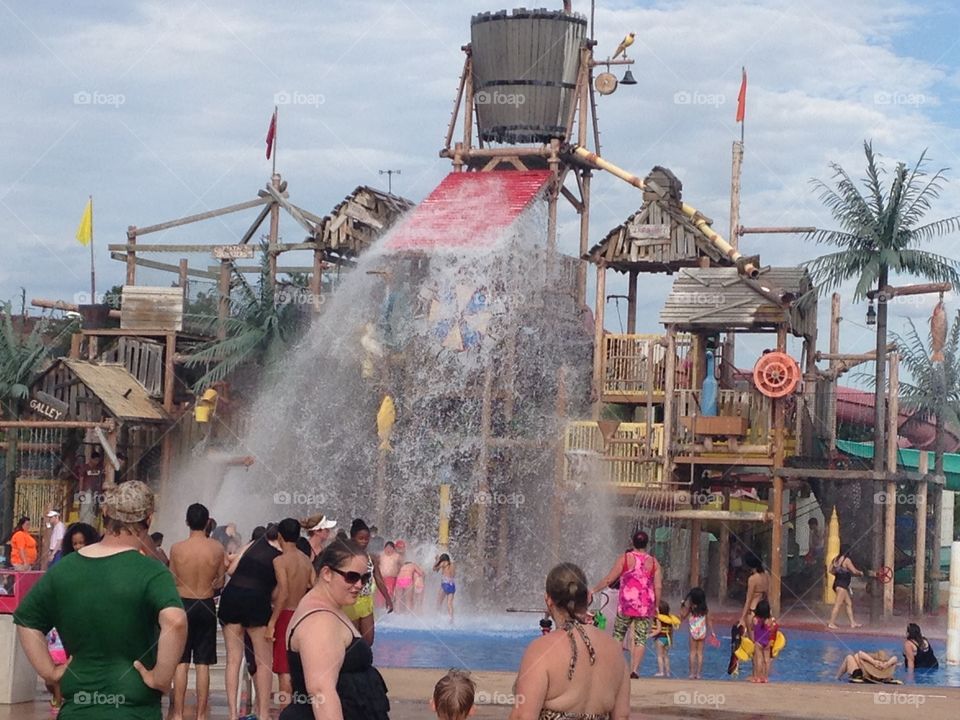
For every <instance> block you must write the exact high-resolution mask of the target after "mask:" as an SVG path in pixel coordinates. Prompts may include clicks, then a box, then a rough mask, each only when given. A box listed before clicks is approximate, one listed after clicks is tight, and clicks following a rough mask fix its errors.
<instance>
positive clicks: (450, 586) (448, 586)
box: [440, 580, 457, 595]
mask: <svg viewBox="0 0 960 720" xmlns="http://www.w3.org/2000/svg"><path fill="white" fill-rule="evenodd" d="M440 589H441V590H443V594H444V595H453V594H454V593H455V592H456V591H457V586H456V584H455V583H452V582H449V581H447V580H441V581H440Z"/></svg>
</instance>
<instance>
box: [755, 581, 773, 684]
mask: <svg viewBox="0 0 960 720" xmlns="http://www.w3.org/2000/svg"><path fill="white" fill-rule="evenodd" d="M750 629H751V635H752V636H753V675H752V676H751V677H750V682H755V683H765V682H767V681H768V680H769V674H770V656H771V652H772V650H773V641H774V640H775V639H776V637H777V631H778V630H779V626H778V625H777V620H776V618H774V617H773V616H772V615H771V614H770V603H769V602H767V601H766V600H761V601H760V602H758V603H757V608H756V610H754V611H753V623H752V625H751V628H750Z"/></svg>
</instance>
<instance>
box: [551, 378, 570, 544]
mask: <svg viewBox="0 0 960 720" xmlns="http://www.w3.org/2000/svg"><path fill="white" fill-rule="evenodd" d="M567 402H568V398H567V368H566V367H564V366H561V367H560V368H559V369H558V370H557V400H556V405H555V409H556V414H557V418H559V420H560V422H561V423H562V427H561V433H563V437H562V438H561V439H560V442H559V443H558V444H557V452H556V455H555V459H554V473H553V477H554V479H553V494H552V496H551V501H550V535H549V541H550V545H549V547H552V548H557V547H560V533H561V532H562V530H563V508H564V493H565V490H566V482H565V479H566V478H565V477H564V469H565V463H566V456H565V454H564V450H565V446H566V433H567V421H566V417H567Z"/></svg>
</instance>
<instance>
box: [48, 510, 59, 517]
mask: <svg viewBox="0 0 960 720" xmlns="http://www.w3.org/2000/svg"><path fill="white" fill-rule="evenodd" d="M47 517H60V513H59V511H57V510H51V511H50V512H48V513H47Z"/></svg>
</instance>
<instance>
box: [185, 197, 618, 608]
mask: <svg viewBox="0 0 960 720" xmlns="http://www.w3.org/2000/svg"><path fill="white" fill-rule="evenodd" d="M486 202H487V201H486V200H484V199H483V198H482V197H478V198H472V199H469V200H466V206H465V207H464V209H463V212H464V213H465V214H469V215H472V216H476V215H474V214H475V213H486V212H489V211H490V210H491V208H488V207H486V206H485V203H486ZM545 228H546V213H545V208H544V207H543V203H542V202H540V203H539V204H535V206H534V207H533V208H531V209H528V210H527V211H526V212H524V213H523V214H522V215H521V216H520V218H519V219H518V220H517V221H516V222H515V223H514V224H513V225H512V226H510V227H509V228H508V230H507V231H506V232H504V233H502V234H501V236H500V237H499V238H497V239H496V241H495V242H492V243H490V244H488V245H487V246H485V247H480V248H475V249H474V248H468V249H464V248H457V249H456V250H455V251H450V250H444V249H438V250H436V251H433V252H430V253H428V254H425V253H417V254H415V255H412V254H409V253H396V252H394V253H391V252H388V251H386V250H384V249H383V248H384V247H386V246H388V245H389V238H390V236H389V234H388V235H387V236H386V237H385V238H383V239H381V240H380V241H379V242H378V244H377V248H379V249H377V248H375V249H373V250H371V251H369V252H368V253H367V254H365V255H364V256H363V257H361V258H360V259H359V262H358V264H357V266H356V267H355V268H354V269H352V270H351V271H349V273H348V274H347V275H346V277H345V279H344V280H343V281H342V282H341V284H340V285H339V287H338V288H337V289H336V291H335V292H333V293H332V294H330V295H329V296H328V297H327V299H326V302H325V304H324V307H323V312H322V313H321V314H320V315H319V316H318V317H317V318H316V319H315V320H314V322H313V324H312V326H311V328H310V330H309V332H308V333H307V334H306V335H305V337H304V338H303V339H302V341H301V342H300V343H299V344H298V345H297V346H296V347H294V348H293V349H291V350H290V352H289V353H288V354H287V356H286V357H284V358H283V359H282V361H281V363H280V367H279V368H278V371H277V372H275V373H272V374H271V375H270V378H271V379H270V380H269V381H265V382H264V383H263V386H262V387H261V389H260V394H259V397H258V398H257V399H256V402H255V403H254V404H253V408H252V410H251V415H252V417H251V418H250V422H249V424H248V428H249V429H248V430H247V432H246V435H245V437H242V438H238V440H237V443H236V446H235V447H234V448H232V450H233V451H235V452H237V453H239V454H252V455H254V456H255V457H256V459H257V462H256V464H255V465H254V466H253V467H251V468H250V469H249V470H244V469H242V468H241V469H235V470H232V471H230V472H229V473H228V474H227V476H226V479H225V480H224V481H223V482H222V485H221V486H219V487H217V488H216V489H215V491H205V492H203V493H201V495H204V494H205V495H206V498H205V500H206V501H207V502H209V503H210V507H211V509H212V512H213V514H214V515H215V516H216V517H217V519H218V520H220V521H221V522H224V521H226V520H230V521H234V522H237V523H238V525H239V526H240V527H241V530H242V531H243V532H244V533H248V532H249V530H250V529H251V528H252V527H253V526H254V525H257V524H263V523H264V522H266V521H271V520H277V519H280V518H282V517H286V516H293V517H304V516H307V515H311V514H316V513H320V512H322V513H325V514H326V515H327V516H328V517H333V518H336V519H337V520H338V522H339V523H340V525H341V527H343V526H347V525H348V524H349V522H350V519H351V518H354V517H363V518H365V519H366V520H367V521H368V523H371V524H376V525H378V526H379V527H380V528H381V533H382V534H383V535H384V536H385V537H387V538H404V539H405V540H406V541H407V543H408V546H411V545H415V546H418V548H419V549H418V552H419V557H420V559H421V560H422V561H426V562H427V563H430V562H432V559H433V556H434V554H435V552H436V543H437V538H438V525H439V513H440V503H439V487H440V485H441V484H449V485H450V486H451V508H450V533H451V538H450V547H449V551H450V553H451V555H452V556H453V558H454V560H455V562H457V563H458V565H459V567H460V570H459V572H458V587H459V589H458V593H459V595H458V597H459V598H461V602H462V600H463V599H464V596H466V599H467V600H468V601H470V602H472V604H473V605H474V606H475V607H478V608H479V607H483V608H487V609H497V608H499V609H503V608H504V607H507V606H510V605H520V604H524V603H526V604H531V603H533V604H534V605H533V606H534V607H537V606H539V605H540V602H541V601H540V598H542V588H543V585H542V583H543V578H544V576H545V574H546V571H547V570H548V569H549V568H550V567H551V566H552V565H553V564H555V563H556V562H559V561H561V560H571V561H574V562H578V563H580V564H581V565H582V566H583V567H584V568H585V569H586V570H587V573H588V577H590V578H591V579H593V578H596V577H597V576H598V575H599V574H600V573H603V572H606V570H607V569H608V567H607V563H608V558H610V557H611V548H613V547H615V544H614V543H613V537H612V532H611V530H612V528H611V523H610V511H611V509H612V500H611V498H610V493H609V491H608V490H607V489H606V486H605V485H604V484H603V483H602V482H601V481H602V480H603V479H604V478H603V475H602V473H601V472H599V470H598V467H599V466H598V465H597V464H596V463H592V464H591V463H587V464H584V463H582V462H574V463H572V465H571V466H570V468H569V469H568V470H567V472H566V473H564V462H565V457H564V452H563V432H564V427H565V423H566V421H567V420H568V419H577V418H582V417H587V416H588V415H587V411H588V401H589V378H590V369H591V358H592V355H591V353H592V343H593V338H592V329H591V328H590V327H589V325H588V323H587V322H585V316H584V314H583V313H582V309H581V308H580V307H578V304H577V302H576V300H575V277H576V276H575V264H574V263H572V262H569V260H570V259H569V258H566V259H564V258H560V257H558V256H557V255H556V254H551V253H549V252H548V251H547V248H546V233H545ZM440 240H441V242H440V243H439V244H440V245H441V246H442V244H443V243H442V238H440ZM561 260H566V262H561ZM387 395H389V396H390V397H391V398H392V399H393V401H394V403H395V407H396V423H395V426H394V427H393V430H392V436H391V437H389V439H388V440H387V441H388V442H389V445H390V446H391V447H392V449H390V450H384V449H383V448H384V447H385V446H386V442H385V441H384V439H382V438H380V437H378V432H377V414H378V409H379V408H380V406H381V402H382V401H383V398H384V397H385V396H387ZM601 465H602V463H601ZM203 475H204V470H202V469H199V468H198V467H197V464H196V463H193V464H192V467H189V468H186V469H185V470H184V471H183V472H182V473H179V474H178V480H177V481H175V482H176V485H177V489H175V491H174V492H173V493H171V495H172V496H173V497H175V498H176V502H177V503H178V504H179V505H181V506H182V505H183V504H185V503H186V502H187V500H186V497H188V496H190V495H191V494H193V495H196V494H197V485H198V484H197V482H196V479H197V477H198V476H199V477H202V476H203ZM186 488H190V489H189V490H187V489H186ZM198 499H199V498H198ZM181 512H182V507H181V508H180V509H178V510H176V512H175V513H174V514H177V515H178V514H179V513H181ZM561 514H562V515H561ZM169 517H171V518H172V516H169ZM551 527H554V531H555V533H556V531H558V534H554V536H553V537H554V539H555V542H551Z"/></svg>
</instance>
